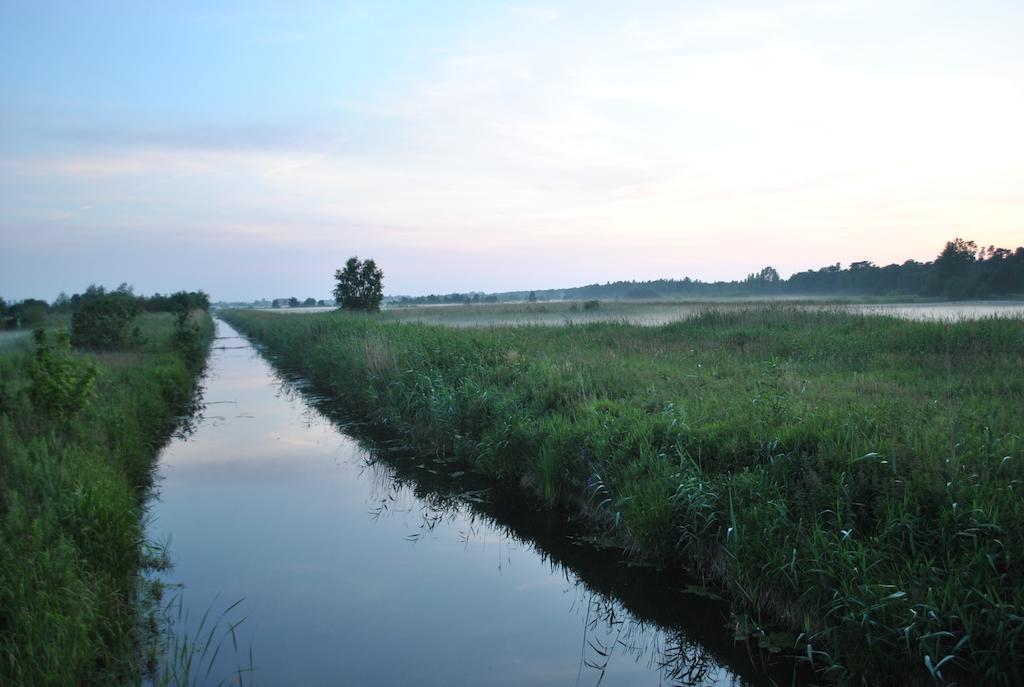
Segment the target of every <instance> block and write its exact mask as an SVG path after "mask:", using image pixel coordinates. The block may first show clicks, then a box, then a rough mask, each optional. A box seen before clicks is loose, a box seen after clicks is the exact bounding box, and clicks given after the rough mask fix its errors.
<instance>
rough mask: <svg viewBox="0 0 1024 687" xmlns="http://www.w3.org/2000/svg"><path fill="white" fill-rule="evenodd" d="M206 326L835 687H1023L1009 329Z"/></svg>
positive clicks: (1023, 460) (727, 319)
mask: <svg viewBox="0 0 1024 687" xmlns="http://www.w3.org/2000/svg"><path fill="white" fill-rule="evenodd" d="M224 316H225V319H227V320H228V321H229V322H230V323H231V324H232V325H234V326H236V327H238V328H240V329H241V330H242V331H244V332H245V333H247V334H249V335H250V336H252V337H253V338H254V339H255V340H257V341H259V342H260V343H262V344H264V345H265V346H266V348H267V351H268V353H269V354H270V355H271V356H272V357H273V358H274V359H275V360H276V361H278V362H279V363H280V364H281V365H282V366H285V367H287V368H290V369H294V370H297V371H300V372H302V373H303V374H305V375H307V376H308V377H309V378H310V379H312V380H313V381H315V382H316V383H317V384H318V386H319V387H321V390H322V391H326V392H328V393H329V394H331V395H332V396H334V397H336V398H337V400H338V401H339V402H340V403H342V404H343V405H344V406H345V407H346V408H347V410H348V412H350V413H352V414H353V416H355V417H358V418H362V419H366V420H369V421H371V422H373V423H374V424H377V425H380V426H382V427H385V428H389V429H390V430H391V431H392V432H394V433H395V434H397V435H400V436H402V437H404V438H405V439H406V440H407V441H408V442H409V443H410V444H411V445H413V446H416V447H418V448H420V449H422V450H424V451H431V452H440V453H446V454H454V455H456V456H458V457H460V458H461V459H463V460H464V461H465V462H466V463H467V464H469V465H471V466H473V467H474V468H475V469H476V470H478V471H480V472H482V473H485V474H489V475H493V476H496V477H498V478H501V479H505V480H510V481H516V482H519V483H521V484H522V485H524V487H526V488H528V489H529V490H530V491H532V492H534V493H536V494H538V495H539V496H540V497H541V498H542V499H543V500H544V501H545V502H546V503H547V504H549V505H550V506H551V507H555V508H566V509H571V510H572V511H575V512H577V513H579V514H582V515H584V516H585V517H586V518H587V519H588V520H589V522H590V523H591V526H592V530H593V533H594V535H595V537H596V538H599V539H603V540H605V541H608V542H609V543H613V544H615V545H621V546H623V547H625V548H626V549H627V550H628V551H629V552H630V553H631V554H632V555H634V556H636V557H637V558H639V559H647V560H651V561H656V562H658V563H660V564H669V565H675V566H682V567H685V568H686V569H688V570H689V571H691V573H692V574H693V575H694V576H696V577H698V578H700V579H701V581H703V582H705V583H706V584H708V585H709V586H712V587H714V588H717V589H719V590H721V591H723V592H724V593H726V594H727V596H728V598H729V600H730V602H731V604H732V607H733V609H734V611H735V623H736V630H737V635H738V636H751V637H753V638H755V639H759V640H760V643H761V644H762V645H765V644H769V645H772V646H774V647H775V648H782V649H786V650H792V651H793V652H794V653H795V654H796V655H797V656H800V657H803V659H804V660H812V661H813V663H814V665H815V667H816V668H818V669H819V670H821V671H823V672H824V673H825V674H827V675H828V676H830V677H832V678H835V679H838V680H840V681H841V682H847V683H861V682H863V683H868V684H882V683H894V684H905V683H908V682H911V683H930V682H940V683H941V682H945V681H952V680H957V679H959V680H961V681H963V680H967V681H969V682H971V683H977V684H1019V683H1020V682H1021V681H1022V680H1024V672H1022V668H1021V666H1022V665H1024V617H1022V616H1024V613H1022V610H1024V565H1021V562H1022V560H1024V504H1022V497H1021V489H1024V436H1022V435H1024V372H1022V370H1024V319H1022V318H1020V317H1016V318H983V319H977V320H973V321H967V320H963V321H956V322H949V321H910V320H906V319H898V318H896V317H887V316H877V315H863V314H854V313H850V312H840V311H837V310H831V309H821V308H813V309H808V308H794V307H790V306H782V305H772V306H759V307H740V306H736V307H729V308H724V309H723V308H712V309H704V310H702V311H701V312H699V313H696V314H694V315H693V316H692V317H690V318H689V319H687V320H685V321H680V322H676V323H671V324H667V325H662V326H649V327H638V326H633V325H629V324H624V323H615V322H604V323H589V324H570V325H568V326H564V327H550V326H492V327H474V328H455V327H445V326H431V325H426V324H422V323H410V322H395V321H389V320H388V316H386V315H385V316H360V315H354V314H344V313H324V314H315V315H305V316H302V315H295V316H290V317H287V316H280V315H277V314H273V313H268V312H256V311H230V312H227V313H225V315H224ZM528 501H529V499H528V497H526V496H524V507H530V506H529V503H528Z"/></svg>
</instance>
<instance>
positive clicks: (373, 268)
mask: <svg viewBox="0 0 1024 687" xmlns="http://www.w3.org/2000/svg"><path fill="white" fill-rule="evenodd" d="M334 278H335V279H336V280H337V282H338V284H337V286H335V287H334V302H335V303H337V304H338V305H340V306H341V307H342V308H344V309H345V310H365V311H366V312H377V311H378V310H380V302H381V300H382V299H383V298H384V272H383V271H381V270H380V268H378V267H377V263H376V262H374V261H373V260H372V259H367V260H360V259H359V258H358V257H356V256H352V257H351V258H349V259H348V261H347V262H346V263H345V268H344V269H340V270H335V272H334Z"/></svg>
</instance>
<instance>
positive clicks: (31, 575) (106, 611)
mask: <svg viewBox="0 0 1024 687" xmlns="http://www.w3.org/2000/svg"><path fill="white" fill-rule="evenodd" d="M193 318H194V320H195V321H196V322H197V323H198V325H199V331H200V335H201V342H200V343H201V345H202V346H203V347H204V350H205V346H206V344H207V343H208V342H209V341H210V340H211V337H212V335H213V324H212V320H211V319H210V318H209V316H208V315H207V314H206V313H205V312H202V313H201V314H200V313H199V312H197V313H195V314H194V315H193ZM137 324H138V326H139V330H140V334H141V336H142V343H139V344H137V345H135V346H133V347H132V348H131V349H130V350H125V351H120V352H103V353H77V352H76V353H72V352H70V351H66V350H64V349H61V348H60V346H57V347H56V348H53V349H52V352H51V353H49V354H48V355H49V356H50V357H49V359H50V360H51V363H52V364H51V368H52V369H53V370H57V372H56V373H54V374H53V375H52V376H51V377H47V378H46V380H44V381H46V384H43V382H40V381H39V379H37V377H33V372H32V369H33V365H36V364H38V360H39V358H37V353H36V352H35V350H34V344H33V337H32V336H31V334H29V335H27V336H26V335H21V336H12V335H7V337H10V338H9V339H8V344H7V345H3V346H2V347H0V457H2V459H0V684H3V685H12V686H29V685H32V686H36V685H86V684H88V685H123V684H130V683H133V682H139V681H140V680H141V679H142V678H141V675H142V672H143V665H142V663H143V662H144V661H145V658H146V657H145V656H144V655H143V654H144V651H143V648H142V646H141V645H140V643H141V641H142V639H143V637H142V636H141V634H142V633H141V630H140V621H141V614H142V609H141V608H140V605H139V602H140V593H141V589H142V578H141V573H142V568H143V567H144V566H145V564H146V563H147V561H146V552H145V547H144V546H143V541H144V531H143V515H144V500H145V496H146V494H147V493H148V488H149V487H150V486H151V483H152V474H153V468H154V465H155V459H156V455H157V452H158V451H159V449H160V447H161V446H162V445H163V444H164V442H165V441H166V440H167V439H168V437H169V436H170V434H171V433H172V431H174V429H175V428H176V426H177V425H178V421H177V418H178V417H179V416H180V415H182V414H185V413H188V412H190V405H191V402H192V400H193V393H194V389H195V384H196V378H197V375H198V374H199V372H200V370H201V367H202V361H196V360H195V359H193V361H192V364H191V365H190V364H186V362H185V360H184V358H183V356H182V355H181V354H180V352H179V349H176V348H175V346H174V345H173V344H172V341H173V336H174V332H175V320H174V317H173V316H172V315H171V314H169V313H160V314H147V315H142V316H141V317H140V318H139V319H138V321H137ZM49 326H50V331H48V332H47V341H48V345H49V346H53V345H54V343H53V342H54V341H55V340H56V335H57V333H58V332H59V331H61V330H63V329H66V326H67V318H63V319H53V320H51V321H50V322H49ZM53 361H56V362H53ZM90 363H91V364H92V366H93V367H92V369H94V370H95V375H96V376H95V379H94V381H93V384H92V389H91V392H90V393H88V394H86V396H85V405H84V407H83V408H81V409H80V410H73V409H72V410H69V409H68V404H67V403H63V402H62V401H61V400H60V399H66V398H67V397H69V396H73V395H74V394H73V393H72V392H71V391H69V388H70V387H72V386H74V382H75V379H78V378H79V377H76V375H78V374H79V373H81V372H82V371H85V370H88V369H89V367H90ZM64 373H66V374H64ZM86 377H87V376H86ZM86 377H82V378H83V379H84V378H86ZM41 386H43V387H45V389H44V391H42V392H41V391H40V387H41Z"/></svg>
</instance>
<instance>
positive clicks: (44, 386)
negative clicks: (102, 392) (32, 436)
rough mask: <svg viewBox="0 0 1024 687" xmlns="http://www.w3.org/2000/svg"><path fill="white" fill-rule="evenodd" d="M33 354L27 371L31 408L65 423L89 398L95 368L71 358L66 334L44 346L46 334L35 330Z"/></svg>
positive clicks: (61, 334)
mask: <svg viewBox="0 0 1024 687" xmlns="http://www.w3.org/2000/svg"><path fill="white" fill-rule="evenodd" d="M35 338H36V354H35V358H33V360H32V363H31V367H30V368H29V379H30V380H31V386H30V387H29V397H30V398H31V399H32V406H33V407H34V408H35V409H36V410H37V411H39V412H40V413H42V414H44V415H45V416H47V417H48V418H49V419H51V420H53V421H55V422H58V423H61V424H66V423H68V422H70V421H71V419H72V418H74V416H75V415H77V414H78V413H79V411H81V410H82V409H83V408H84V407H85V404H86V403H87V402H88V400H89V396H90V395H92V387H93V382H94V381H95V379H96V366H95V365H93V364H92V363H90V362H88V361H84V360H76V359H75V358H74V356H72V355H71V345H70V344H69V342H68V336H67V334H64V333H63V332H62V333H60V334H58V335H57V339H56V342H55V343H54V344H52V345H48V344H47V342H46V332H44V331H43V330H42V329H37V330H36V331H35Z"/></svg>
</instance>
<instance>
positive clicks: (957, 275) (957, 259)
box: [925, 238, 978, 298]
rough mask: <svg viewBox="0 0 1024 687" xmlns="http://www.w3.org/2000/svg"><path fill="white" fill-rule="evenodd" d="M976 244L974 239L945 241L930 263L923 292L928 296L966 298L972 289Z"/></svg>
mask: <svg viewBox="0 0 1024 687" xmlns="http://www.w3.org/2000/svg"><path fill="white" fill-rule="evenodd" d="M977 252H978V246H977V245H976V244H975V243H974V241H965V240H964V239H961V238H956V239H953V240H952V241H948V242H946V247H945V248H943V249H942V252H941V253H939V256H938V257H937V258H935V262H934V263H932V269H931V272H929V274H928V283H927V284H926V286H925V293H926V295H929V296H945V297H946V298H966V297H969V296H970V295H971V291H972V290H973V286H974V285H973V283H972V281H973V279H972V278H973V276H974V275H973V272H974V267H975V265H976V263H977V260H976V259H975V257H974V256H975V254H976V253H977Z"/></svg>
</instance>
